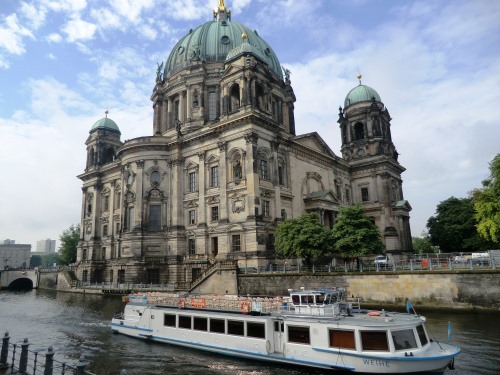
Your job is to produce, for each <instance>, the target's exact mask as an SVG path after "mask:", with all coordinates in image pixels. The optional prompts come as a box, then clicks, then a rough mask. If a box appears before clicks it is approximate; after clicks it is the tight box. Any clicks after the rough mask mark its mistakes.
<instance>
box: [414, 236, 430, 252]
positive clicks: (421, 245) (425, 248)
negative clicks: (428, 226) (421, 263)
mask: <svg viewBox="0 0 500 375" xmlns="http://www.w3.org/2000/svg"><path fill="white" fill-rule="evenodd" d="M411 242H412V246H413V251H415V253H417V254H427V253H433V252H434V248H433V247H432V245H431V241H430V240H429V237H423V238H421V237H412V238H411Z"/></svg>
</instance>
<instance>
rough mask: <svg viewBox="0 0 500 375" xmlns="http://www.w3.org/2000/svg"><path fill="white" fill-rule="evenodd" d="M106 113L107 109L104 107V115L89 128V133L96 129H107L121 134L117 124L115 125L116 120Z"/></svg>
mask: <svg viewBox="0 0 500 375" xmlns="http://www.w3.org/2000/svg"><path fill="white" fill-rule="evenodd" d="M108 113H109V111H108V110H107V109H106V110H105V111H104V115H105V117H103V118H102V119H100V120H99V121H97V122H96V123H95V124H94V126H92V129H90V132H89V133H93V132H95V131H97V130H108V131H111V132H114V133H117V134H121V132H120V128H118V125H116V122H114V121H113V120H111V119H110V118H108Z"/></svg>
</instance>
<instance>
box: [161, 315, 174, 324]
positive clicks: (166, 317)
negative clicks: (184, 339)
mask: <svg viewBox="0 0 500 375" xmlns="http://www.w3.org/2000/svg"><path fill="white" fill-rule="evenodd" d="M163 325H164V326H168V327H175V314H165V315H164V316H163Z"/></svg>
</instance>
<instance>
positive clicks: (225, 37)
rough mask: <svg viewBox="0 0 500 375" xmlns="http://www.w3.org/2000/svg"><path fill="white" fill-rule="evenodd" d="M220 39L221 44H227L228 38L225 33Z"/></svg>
mask: <svg viewBox="0 0 500 375" xmlns="http://www.w3.org/2000/svg"><path fill="white" fill-rule="evenodd" d="M220 41H221V43H222V44H229V42H230V39H229V37H228V36H227V35H224V36H223V37H222V38H220Z"/></svg>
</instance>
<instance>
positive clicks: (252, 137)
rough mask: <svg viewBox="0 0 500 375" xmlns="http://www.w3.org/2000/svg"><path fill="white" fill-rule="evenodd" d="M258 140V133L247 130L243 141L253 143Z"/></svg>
mask: <svg viewBox="0 0 500 375" xmlns="http://www.w3.org/2000/svg"><path fill="white" fill-rule="evenodd" d="M258 140H259V135H258V134H257V133H255V132H253V131H249V132H247V133H245V141H246V142H247V143H251V144H253V145H256V144H257V141H258Z"/></svg>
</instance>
